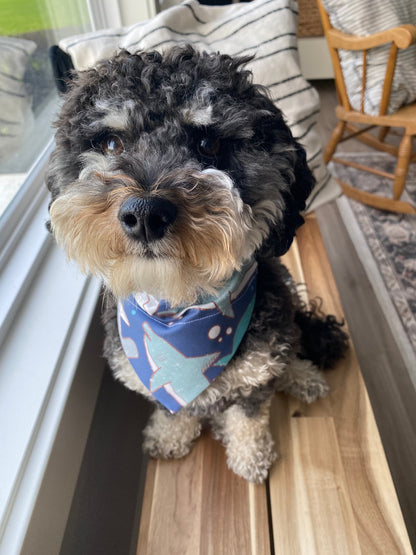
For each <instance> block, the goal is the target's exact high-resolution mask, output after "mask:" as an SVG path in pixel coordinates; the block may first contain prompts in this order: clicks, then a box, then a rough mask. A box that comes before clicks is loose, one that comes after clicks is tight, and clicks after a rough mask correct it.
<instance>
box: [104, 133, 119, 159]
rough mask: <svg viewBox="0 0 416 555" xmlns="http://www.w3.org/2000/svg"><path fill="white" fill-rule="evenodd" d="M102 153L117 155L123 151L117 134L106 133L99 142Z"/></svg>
mask: <svg viewBox="0 0 416 555" xmlns="http://www.w3.org/2000/svg"><path fill="white" fill-rule="evenodd" d="M101 148H102V149H103V152H104V154H112V155H117V154H120V153H121V152H123V143H122V142H121V139H120V137H117V135H107V137H105V138H104V139H103V141H102V142H101Z"/></svg>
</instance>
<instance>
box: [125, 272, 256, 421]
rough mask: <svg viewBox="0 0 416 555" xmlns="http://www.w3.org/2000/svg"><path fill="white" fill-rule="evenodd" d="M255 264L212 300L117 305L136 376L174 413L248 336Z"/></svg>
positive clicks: (141, 300) (134, 299) (142, 299)
mask: <svg viewBox="0 0 416 555" xmlns="http://www.w3.org/2000/svg"><path fill="white" fill-rule="evenodd" d="M256 281H257V264H256V263H253V262H251V263H250V264H249V265H247V266H246V267H245V268H243V270H242V271H241V272H234V274H233V275H232V276H231V278H230V279H229V281H228V282H227V283H226V285H225V286H224V287H223V288H222V289H221V291H220V292H219V293H218V295H217V296H215V297H205V298H202V299H199V300H198V304H195V305H192V306H189V307H186V308H184V307H182V308H171V307H170V305H169V304H168V303H167V302H165V301H163V300H156V299H155V298H154V297H151V296H150V295H147V294H146V293H138V294H135V295H131V296H130V297H129V298H128V299H126V300H123V301H120V302H119V305H118V315H117V316H118V329H119V334H120V339H121V343H122V345H123V349H124V352H125V353H126V356H127V357H128V359H129V361H130V363H131V365H132V367H133V369H134V371H135V372H136V374H137V375H138V377H139V378H140V380H141V381H142V382H143V384H144V385H145V387H146V388H147V389H148V390H149V391H150V392H151V394H152V395H153V397H155V398H156V399H157V400H158V401H159V402H160V403H162V404H163V405H164V406H165V407H166V408H167V409H168V410H170V412H172V413H175V412H177V411H178V410H179V409H180V408H182V407H183V406H185V405H187V404H188V403H190V402H191V401H193V399H195V398H196V397H198V395H200V393H202V392H203V391H204V389H206V388H207V387H208V386H209V384H210V383H211V382H212V381H213V380H214V379H215V378H216V377H217V376H218V374H220V372H221V371H222V370H223V369H224V368H225V366H226V365H227V363H228V362H229V361H230V360H231V358H232V357H233V355H234V353H235V352H236V350H237V348H238V346H239V344H240V342H241V340H242V338H243V336H244V334H245V332H246V331H247V328H248V325H249V322H250V318H251V315H252V312H253V308H254V302H255V297H256Z"/></svg>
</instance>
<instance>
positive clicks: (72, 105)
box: [47, 46, 314, 304]
mask: <svg viewBox="0 0 416 555" xmlns="http://www.w3.org/2000/svg"><path fill="white" fill-rule="evenodd" d="M246 62H247V59H233V58H231V57H229V56H227V55H220V54H213V55H211V54H206V53H203V54H201V53H198V52H197V51H195V50H194V49H193V48H192V47H190V46H187V47H176V48H173V49H171V50H169V51H167V52H166V53H164V54H159V53H156V52H150V53H139V54H134V55H132V54H129V53H127V52H122V53H120V54H118V55H117V56H115V57H114V58H112V59H110V60H108V61H104V62H102V63H100V64H99V65H98V67H97V68H96V69H91V70H88V71H85V72H80V73H79V74H78V75H77V76H76V77H75V79H74V81H73V83H72V85H71V87H70V90H69V92H68V93H67V94H66V98H65V102H64V105H63V107H62V110H61V113H60V116H59V119H58V122H57V128H58V130H57V133H56V149H55V151H54V152H53V154H52V157H51V162H50V166H49V172H48V176H47V184H48V187H49V189H50V191H51V195H52V200H51V204H50V218H51V228H52V230H53V233H54V235H55V237H56V239H57V241H58V243H60V244H61V245H63V246H64V248H65V249H66V251H67V254H68V256H69V257H70V258H73V259H75V260H76V261H77V262H78V264H79V265H80V267H81V268H82V269H84V270H89V271H91V272H93V273H95V274H98V275H100V276H102V277H103V279H104V281H105V283H106V285H107V286H108V288H109V289H110V290H111V291H112V292H113V293H114V295H115V296H117V297H125V296H127V295H129V294H130V293H132V292H134V291H143V290H145V291H148V292H149V293H152V294H154V295H155V296H159V297H164V298H166V299H168V300H170V301H171V302H172V303H174V304H177V303H181V302H184V301H191V302H192V301H193V300H195V298H196V296H197V295H198V294H199V293H201V292H202V291H206V292H208V291H209V292H212V290H213V289H215V288H217V287H219V286H220V285H221V284H222V283H223V282H224V280H226V279H227V278H228V277H229V276H230V275H231V273H232V272H233V271H234V270H235V269H237V268H239V267H241V265H242V264H243V263H244V261H245V260H247V259H249V258H250V257H252V256H253V255H254V256H276V255H281V254H283V253H284V252H286V250H287V249H288V248H289V246H290V244H291V242H292V239H293V236H294V233H295V229H296V228H297V227H298V226H299V225H300V224H301V223H302V222H303V220H302V217H301V216H300V214H299V212H300V211H302V210H303V209H304V207H305V200H306V198H307V196H308V195H309V193H310V191H311V189H312V187H313V184H314V180H313V177H312V174H311V172H310V171H309V169H308V167H307V164H306V159H305V152H304V150H303V149H302V147H301V146H300V145H299V144H298V143H296V141H295V140H294V139H293V137H292V134H291V132H290V130H289V129H288V127H287V125H286V124H285V122H284V120H283V117H282V114H281V112H280V111H279V110H278V109H277V108H276V107H275V106H274V104H273V103H272V102H271V100H270V99H269V98H268V96H267V93H266V92H265V91H264V89H263V88H262V87H260V86H258V85H254V84H253V83H252V77H251V73H250V72H249V71H247V70H245V69H244V67H243V66H244V64H245V63H246Z"/></svg>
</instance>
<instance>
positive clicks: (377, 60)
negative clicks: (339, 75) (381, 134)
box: [322, 0, 416, 115]
mask: <svg viewBox="0 0 416 555" xmlns="http://www.w3.org/2000/svg"><path fill="white" fill-rule="evenodd" d="M322 3H323V5H324V7H325V9H326V11H327V13H328V15H329V19H330V21H331V24H332V25H333V27H335V28H336V29H339V30H340V31H343V32H344V33H348V34H352V35H361V36H368V35H372V34H373V33H378V32H379V31H385V30H387V29H391V28H393V27H397V26H398V25H402V24H404V23H412V24H413V25H416V1H415V0H371V2H369V1H368V0H322ZM389 50H390V46H389V45H386V46H381V47H378V48H374V49H371V50H369V52H368V55H367V76H366V81H367V86H366V95H365V100H364V111H365V112H366V113H367V114H371V115H378V114H379V111H380V101H381V94H382V89H383V83H384V76H385V72H386V65H387V59H388V55H389ZM340 59H341V66H342V71H343V74H344V78H345V84H346V87H347V94H348V98H349V101H350V103H351V106H352V107H353V108H354V109H355V110H360V108H361V75H362V52H360V51H346V50H341V51H340ZM414 100H416V45H412V46H410V47H409V48H407V49H406V50H399V53H398V56H397V65H396V71H395V73H394V80H393V87H392V91H391V96H390V103H389V107H388V113H392V112H395V111H396V110H397V109H398V108H400V106H402V105H403V104H409V103H410V102H413V101H414Z"/></svg>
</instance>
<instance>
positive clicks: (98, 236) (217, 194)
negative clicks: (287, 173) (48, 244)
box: [50, 164, 276, 305]
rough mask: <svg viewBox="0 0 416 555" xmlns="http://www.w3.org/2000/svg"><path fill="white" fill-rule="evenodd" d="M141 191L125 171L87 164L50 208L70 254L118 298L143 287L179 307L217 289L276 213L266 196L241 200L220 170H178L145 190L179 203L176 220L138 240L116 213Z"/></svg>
mask: <svg viewBox="0 0 416 555" xmlns="http://www.w3.org/2000/svg"><path fill="white" fill-rule="evenodd" d="M164 183H165V184H166V183H169V186H168V187H167V186H164ZM141 191H142V192H144V191H143V189H141V188H140V185H139V184H137V183H136V182H135V181H134V180H133V179H131V178H129V177H128V176H126V175H120V174H117V173H115V172H109V171H107V170H103V168H98V166H97V165H94V164H92V165H91V166H90V167H89V168H86V169H84V170H83V171H82V172H81V174H80V177H79V179H78V180H76V181H75V182H74V183H73V184H72V185H71V186H70V187H69V188H68V189H67V191H66V192H64V193H63V194H62V195H61V196H60V197H58V198H57V199H56V200H55V201H54V202H53V203H52V205H51V208H50V216H51V225H52V229H53V232H54V235H55V238H56V240H57V242H58V243H59V244H61V245H62V246H63V247H64V248H65V250H66V253H67V256H68V258H72V259H74V260H75V261H76V262H77V263H78V265H79V267H80V268H81V270H82V271H84V272H88V271H90V272H92V273H93V274H95V275H98V276H100V277H102V278H103V280H104V282H105V284H106V286H107V287H108V288H109V289H110V290H111V291H112V293H113V294H114V295H115V296H116V297H118V298H120V297H124V298H125V297H127V296H129V295H130V294H131V293H133V292H138V291H146V292H148V293H150V294H152V295H154V296H155V297H157V298H164V299H166V300H168V301H169V302H170V303H171V304H172V305H178V304H183V303H193V302H195V300H196V299H197V297H198V295H200V294H201V293H214V292H215V290H216V289H217V288H219V287H221V285H222V284H223V283H224V282H225V281H226V280H227V279H228V278H229V277H230V276H231V274H232V272H233V271H234V270H235V269H240V267H241V266H242V264H243V263H244V261H245V260H247V259H248V258H250V257H251V256H252V255H253V253H254V251H255V250H256V249H257V248H258V247H259V246H260V245H261V243H262V242H263V240H264V238H265V237H266V236H267V234H268V230H269V226H270V224H271V223H272V221H274V219H275V218H276V208H275V205H274V203H272V202H271V201H270V202H268V201H263V202H261V203H259V204H258V205H257V206H255V207H254V208H253V209H252V208H250V207H249V206H248V205H246V204H244V203H243V202H242V200H241V198H240V195H239V193H238V191H237V189H236V188H235V187H234V186H233V183H232V181H231V179H230V178H229V177H228V176H227V175H226V174H225V173H224V172H220V171H218V170H205V171H202V172H200V171H196V170H183V171H179V170H177V171H175V172H171V174H166V175H165V176H164V177H163V179H161V180H160V182H158V184H156V185H155V186H154V187H153V188H152V189H151V191H150V194H151V195H156V196H159V197H162V198H165V199H167V200H169V201H170V202H172V203H173V204H175V206H177V207H178V218H177V221H175V223H174V224H173V226H172V229H171V230H168V231H167V233H166V235H165V236H164V237H163V238H162V239H159V240H158V241H154V242H150V243H140V242H136V241H134V240H132V239H129V238H128V237H127V235H126V234H125V233H124V231H123V229H122V227H121V225H120V222H119V220H118V212H119V209H120V206H121V205H122V203H123V202H124V200H126V199H127V198H128V197H129V195H132V194H136V195H137V194H140V192H141ZM146 194H149V191H146Z"/></svg>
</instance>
